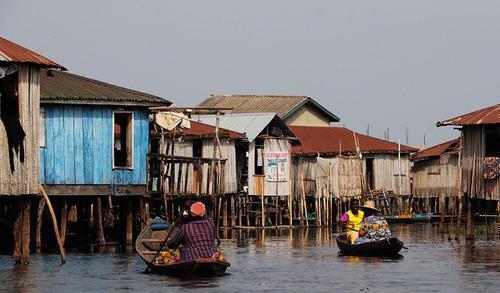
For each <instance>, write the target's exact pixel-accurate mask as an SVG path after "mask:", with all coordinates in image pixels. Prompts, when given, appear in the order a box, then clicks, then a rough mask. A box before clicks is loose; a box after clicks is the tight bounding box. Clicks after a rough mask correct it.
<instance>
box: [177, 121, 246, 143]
mask: <svg viewBox="0 0 500 293" xmlns="http://www.w3.org/2000/svg"><path fill="white" fill-rule="evenodd" d="M180 134H181V135H189V136H199V137H213V136H214V134H215V126H212V125H208V124H205V123H201V122H196V121H191V128H189V129H183V130H182V131H181V132H180ZM219 136H220V137H229V138H231V139H239V138H244V137H245V135H244V134H242V133H239V132H236V131H232V130H228V129H224V128H221V127H219Z"/></svg>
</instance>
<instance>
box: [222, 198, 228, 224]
mask: <svg viewBox="0 0 500 293" xmlns="http://www.w3.org/2000/svg"><path fill="white" fill-rule="evenodd" d="M221 198H222V197H221ZM227 201H228V199H227V197H225V198H222V226H223V227H224V228H227V227H228V226H229V223H228V219H227Z"/></svg>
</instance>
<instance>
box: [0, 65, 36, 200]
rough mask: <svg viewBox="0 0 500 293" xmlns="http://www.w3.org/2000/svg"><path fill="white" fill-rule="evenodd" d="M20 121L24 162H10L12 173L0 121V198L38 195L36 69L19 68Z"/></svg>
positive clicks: (5, 137) (30, 67)
mask: <svg viewBox="0 0 500 293" xmlns="http://www.w3.org/2000/svg"><path fill="white" fill-rule="evenodd" d="M18 95H19V109H20V113H19V114H20V117H19V119H20V122H21V125H22V127H23V129H24V132H25V133H26V137H25V138H24V163H22V162H21V161H20V159H19V157H16V158H15V160H14V167H15V170H14V172H11V170H10V165H9V151H8V145H7V136H6V132H5V127H4V125H3V123H2V122H1V121H0V195H22V194H38V192H39V189H40V182H39V178H40V173H39V170H40V166H39V165H40V158H39V153H38V148H39V136H38V135H39V121H40V120H39V116H40V77H39V69H38V67H32V66H29V65H26V64H20V65H19V86H18Z"/></svg>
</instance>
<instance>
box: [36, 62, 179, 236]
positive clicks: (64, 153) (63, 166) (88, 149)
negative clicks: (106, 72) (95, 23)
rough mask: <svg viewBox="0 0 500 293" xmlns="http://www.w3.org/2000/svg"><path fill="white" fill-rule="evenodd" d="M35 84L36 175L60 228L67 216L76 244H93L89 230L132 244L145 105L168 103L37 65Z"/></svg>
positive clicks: (141, 191) (139, 201)
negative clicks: (37, 91) (55, 210)
mask: <svg viewBox="0 0 500 293" xmlns="http://www.w3.org/2000/svg"><path fill="white" fill-rule="evenodd" d="M40 84H41V86H40V87H41V89H40V91H41V94H40V96H41V100H40V103H41V106H40V109H41V111H40V121H41V122H40V126H41V127H40V129H41V132H40V149H39V151H40V167H39V170H40V173H39V174H40V177H39V180H40V181H41V183H42V184H44V186H45V189H46V191H47V193H48V194H49V195H50V196H55V197H57V198H58V201H57V202H56V205H57V208H58V209H61V213H62V216H61V222H62V224H61V226H63V228H64V227H65V226H66V225H65V222H66V219H67V218H69V219H71V222H72V223H73V225H74V227H73V229H76V230H78V231H79V233H77V235H76V236H75V237H76V238H75V239H74V240H75V241H77V242H76V244H75V245H78V244H80V245H81V244H84V243H89V242H90V243H92V242H94V239H95V238H91V239H86V237H87V235H96V240H97V244H101V245H102V244H105V243H107V242H110V241H111V242H114V241H118V242H121V243H123V242H122V241H123V240H125V241H124V242H125V243H126V244H132V240H133V233H134V230H135V233H136V232H138V231H139V228H137V227H138V226H137V225H136V224H137V223H138V222H137V221H136V222H134V219H135V218H136V217H135V216H134V214H136V213H137V214H140V215H141V219H142V220H141V221H140V222H141V223H140V224H141V225H144V223H145V221H146V220H147V211H145V204H144V201H143V197H144V196H145V195H146V154H147V152H148V144H149V120H148V114H149V110H148V107H152V106H165V105H170V102H169V101H167V100H165V99H163V98H160V97H158V96H154V95H150V94H146V93H143V92H138V91H134V90H130V89H126V88H123V87H120V86H116V85H112V84H109V83H105V82H102V81H98V80H94V79H90V78H87V77H83V76H79V75H76V74H72V73H67V72H62V71H57V70H42V71H41V73H40ZM103 200H104V203H105V204H103V203H102V201H103ZM42 211H43V209H42ZM66 213H69V214H70V215H69V216H67V217H66V216H64V215H65V214H66ZM40 218H41V216H40ZM85 222H89V223H92V225H85V224H84V223H85ZM115 222H116V224H115ZM63 224H64V225H63ZM94 224H95V225H94ZM122 227H123V228H125V229H124V230H122V229H121V228H122ZM134 227H136V228H134ZM37 232H39V231H37ZM106 232H107V233H106ZM61 234H63V235H64V234H65V231H63V233H61ZM42 241H43V240H42Z"/></svg>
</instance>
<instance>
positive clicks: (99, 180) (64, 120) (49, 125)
mask: <svg viewBox="0 0 500 293" xmlns="http://www.w3.org/2000/svg"><path fill="white" fill-rule="evenodd" d="M44 106H45V112H46V123H45V124H46V129H45V131H46V147H42V148H40V158H41V162H42V164H41V167H40V168H41V173H40V179H41V182H42V183H44V184H62V185H64V184H95V185H97V184H106V185H127V184H138V185H142V184H146V153H147V150H148V138H149V134H148V131H149V123H148V112H147V109H140V108H139V109H135V110H134V162H133V169H132V170H124V169H115V170H113V167H112V166H113V165H112V158H113V157H112V152H113V141H112V135H113V125H112V115H113V109H112V107H108V106H84V105H55V104H45V105H44Z"/></svg>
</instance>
